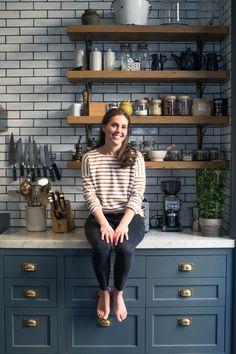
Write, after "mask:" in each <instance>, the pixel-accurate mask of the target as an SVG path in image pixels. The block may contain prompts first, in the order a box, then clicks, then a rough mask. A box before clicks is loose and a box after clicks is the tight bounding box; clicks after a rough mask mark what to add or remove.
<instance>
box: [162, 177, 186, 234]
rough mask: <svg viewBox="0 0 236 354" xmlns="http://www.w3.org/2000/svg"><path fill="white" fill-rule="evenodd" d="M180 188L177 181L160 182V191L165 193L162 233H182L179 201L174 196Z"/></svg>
mask: <svg viewBox="0 0 236 354" xmlns="http://www.w3.org/2000/svg"><path fill="white" fill-rule="evenodd" d="M180 187H181V183H180V181H179V180H178V179H176V180H173V181H162V182H161V190H162V191H163V192H164V193H165V196H164V198H163V203H164V211H163V225H162V230H163V231H182V226H181V224H180V220H179V213H180V199H179V197H177V195H176V194H177V193H178V192H179V191H180Z"/></svg>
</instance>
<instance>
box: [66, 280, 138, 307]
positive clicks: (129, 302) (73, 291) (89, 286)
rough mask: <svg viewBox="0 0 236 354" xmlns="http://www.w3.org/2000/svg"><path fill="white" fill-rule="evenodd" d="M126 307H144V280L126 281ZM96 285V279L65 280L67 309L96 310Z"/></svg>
mask: <svg viewBox="0 0 236 354" xmlns="http://www.w3.org/2000/svg"><path fill="white" fill-rule="evenodd" d="M124 298H125V303H126V306H127V307H144V306H145V279H128V281H127V284H126V287H125V289H124ZM97 300H98V283H97V280H96V279H83V280H81V279H66V281H65V302H66V306H67V307H93V308H96V306H97Z"/></svg>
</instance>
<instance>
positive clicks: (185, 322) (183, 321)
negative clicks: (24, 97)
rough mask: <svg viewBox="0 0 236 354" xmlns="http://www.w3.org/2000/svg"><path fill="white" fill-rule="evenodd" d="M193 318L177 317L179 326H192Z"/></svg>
mask: <svg viewBox="0 0 236 354" xmlns="http://www.w3.org/2000/svg"><path fill="white" fill-rule="evenodd" d="M192 322H193V320H192V318H191V317H180V318H177V323H178V325H179V326H191V324H192Z"/></svg>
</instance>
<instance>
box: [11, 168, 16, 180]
mask: <svg viewBox="0 0 236 354" xmlns="http://www.w3.org/2000/svg"><path fill="white" fill-rule="evenodd" d="M12 174H13V181H16V180H17V175H16V166H15V165H13V167H12Z"/></svg>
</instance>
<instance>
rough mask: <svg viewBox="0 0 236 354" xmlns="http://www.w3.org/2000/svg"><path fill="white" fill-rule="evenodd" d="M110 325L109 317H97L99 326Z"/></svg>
mask: <svg viewBox="0 0 236 354" xmlns="http://www.w3.org/2000/svg"><path fill="white" fill-rule="evenodd" d="M111 325H112V319H111V318H107V319H106V320H105V319H100V318H99V319H98V326H99V327H110V326H111Z"/></svg>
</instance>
